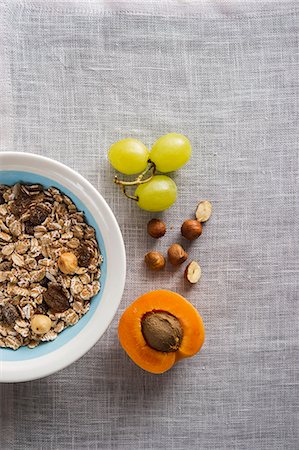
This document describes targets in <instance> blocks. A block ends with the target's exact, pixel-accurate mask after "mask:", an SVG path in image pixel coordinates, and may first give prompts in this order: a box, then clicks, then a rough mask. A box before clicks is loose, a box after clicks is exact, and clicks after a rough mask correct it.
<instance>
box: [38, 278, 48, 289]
mask: <svg viewBox="0 0 299 450" xmlns="http://www.w3.org/2000/svg"><path fill="white" fill-rule="evenodd" d="M49 281H50V280H49V279H48V278H47V277H44V278H43V279H42V281H40V283H39V284H40V285H41V286H42V287H48V284H49Z"/></svg>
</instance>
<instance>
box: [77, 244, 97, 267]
mask: <svg viewBox="0 0 299 450" xmlns="http://www.w3.org/2000/svg"><path fill="white" fill-rule="evenodd" d="M76 255H77V258H78V265H79V266H80V267H88V266H89V264H90V262H91V260H92V257H93V252H92V250H91V249H90V248H89V247H86V246H85V245H84V244H81V245H80V247H78V248H77V249H76Z"/></svg>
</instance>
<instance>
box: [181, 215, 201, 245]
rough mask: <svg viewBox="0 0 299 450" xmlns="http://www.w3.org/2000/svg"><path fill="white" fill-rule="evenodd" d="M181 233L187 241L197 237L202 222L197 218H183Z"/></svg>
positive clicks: (199, 233)
mask: <svg viewBox="0 0 299 450" xmlns="http://www.w3.org/2000/svg"><path fill="white" fill-rule="evenodd" d="M181 233H182V235H183V236H184V237H185V238H186V239H188V240H189V241H193V240H194V239H197V238H198V237H199V236H200V235H201V233H202V224H201V223H200V222H199V221H198V220H191V219H190V220H185V222H184V223H183V225H182V227H181Z"/></svg>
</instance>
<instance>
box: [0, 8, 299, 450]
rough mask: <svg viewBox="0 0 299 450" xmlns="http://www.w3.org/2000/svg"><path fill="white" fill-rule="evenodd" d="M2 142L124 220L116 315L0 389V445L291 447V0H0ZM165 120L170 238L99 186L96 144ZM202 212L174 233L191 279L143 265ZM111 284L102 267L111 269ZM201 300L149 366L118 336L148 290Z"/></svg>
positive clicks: (150, 137) (294, 293) (294, 21)
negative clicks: (160, 366)
mask: <svg viewBox="0 0 299 450" xmlns="http://www.w3.org/2000/svg"><path fill="white" fill-rule="evenodd" d="M0 11H1V16H0V39H1V41H0V89H1V90H0V145H1V147H0V149H1V151H7V150H16V151H20V152H24V151H26V152H34V153H38V154H42V155H46V156H49V157H51V158H54V159H56V160H59V161H62V162H63V163H65V164H67V165H68V166H70V167H72V168H74V169H76V170H78V171H79V172H80V173H81V174H82V175H84V176H85V177H86V178H87V179H88V180H89V181H90V182H91V183H92V184H93V185H94V186H96V187H97V188H98V189H99V191H100V192H101V193H102V194H103V196H104V197H105V199H106V200H107V202H108V204H109V205H110V207H111V208H112V210H113V212H114V214H115V216H116V218H117V220H118V222H119V225H120V227H121V230H122V233H123V236H124V241H125V245H126V250H127V259H128V275H127V282H126V288H125V292H124V296H123V299H122V302H121V306H120V309H119V311H118V314H117V315H116V317H115V319H114V321H113V323H112V324H111V326H110V327H109V329H108V331H107V332H106V333H105V335H104V337H103V338H102V339H101V340H100V341H99V342H98V343H97V344H96V345H95V347H94V348H93V349H92V350H90V351H89V353H88V354H87V355H85V356H84V357H83V358H82V359H81V360H79V361H78V362H76V363H75V364H73V365H72V366H70V367H68V368H67V369H65V370H63V371H61V372H59V373H57V374H55V375H52V376H50V377H48V378H46V379H42V380H39V381H34V382H28V383H21V384H14V385H9V384H6V385H1V387H0V396H1V434H0V448H1V449H2V450H10V449H13V450H26V449H28V450H29V449H30V450H31V449H42V450H48V449H51V450H54V449H55V450H56V449H61V450H67V449H80V450H81V449H82V450H83V449H133V450H134V449H181V450H185V449H204V450H207V449H238V450H239V449H240V450H241V449H262V450H276V449H297V448H298V431H297V430H298V352H297V350H298V245H297V244H298V231H299V230H298V196H297V194H298V190H297V188H298V185H297V184H296V183H298V172H297V170H298V15H299V14H298V13H299V7H298V4H297V2H295V1H293V2H292V1H278V2H267V1H261V2H259V1H256V2H234V1H232V0H231V1H226V2H220V1H214V2H196V1H168V2H167V1H164V2H163V1H161V2H154V1H149V2H145V1H144V2H130V3H127V2H115V1H110V2H109V1H106V2H92V1H88V2H87V1H86V2H77V1H68V2H67V1H65V2H59V1H50V2H43V1H41V0H40V1H35V2H30V1H21V0H20V1H17V0H13V1H7V2H6V1H3V0H1V1H0ZM170 131H178V132H182V133H185V134H186V135H187V136H188V137H189V138H190V140H191V141H192V144H193V150H194V151H193V156H192V160H191V161H190V162H189V163H188V165H187V166H186V167H185V168H183V169H181V170H180V171H178V172H177V173H176V174H174V175H173V177H174V179H175V181H176V182H177V185H178V190H179V196H178V200H177V203H176V204H175V206H173V207H172V208H171V209H170V210H169V211H167V212H165V213H163V214H159V215H158V216H161V217H163V218H164V219H165V221H166V223H167V226H168V232H167V234H166V236H165V238H163V239H162V240H160V241H159V242H153V240H152V239H151V238H149V237H148V236H147V235H146V223H147V221H148V220H149V219H150V218H152V217H153V216H156V214H155V215H153V214H150V213H146V212H143V211H141V210H139V209H138V207H137V206H136V204H134V203H133V202H132V203H131V202H129V200H126V199H125V198H124V197H122V195H121V193H120V192H119V191H118V190H117V188H116V187H115V186H114V185H113V184H112V178H113V174H114V171H113V170H112V168H111V167H110V166H109V164H108V162H107V156H106V152H107V149H108V148H109V146H110V145H111V144H112V143H113V142H114V141H116V140H118V139H120V138H124V137H127V136H133V137H136V138H140V139H142V140H143V141H144V142H145V143H146V144H147V145H149V146H150V145H151V144H152V143H153V141H154V140H155V139H156V138H157V137H159V136H160V135H162V134H165V133H167V132H170ZM204 198H207V199H210V200H211V201H212V203H213V205H214V214H213V217H212V219H211V220H210V221H209V222H208V224H207V225H206V226H205V228H204V232H203V235H202V236H201V237H200V239H198V240H197V241H196V242H194V243H193V244H192V245H188V244H187V245H186V247H187V249H188V250H189V251H190V256H191V258H194V259H196V260H199V262H200V264H201V266H202V270H203V276H202V280H201V282H200V283H199V284H198V285H196V286H194V287H192V288H188V287H187V286H186V284H185V283H184V281H183V278H182V269H178V270H171V269H169V268H167V269H166V270H165V271H164V272H161V273H155V274H151V273H148V272H147V271H146V270H145V268H144V266H143V256H144V254H145V252H146V251H147V250H149V249H152V248H157V249H160V250H161V251H163V252H164V253H165V252H166V249H167V247H168V245H170V244H171V243H173V242H175V241H178V242H182V241H181V238H180V236H179V228H180V225H181V223H182V221H183V220H184V219H186V218H190V217H192V216H193V214H194V210H195V207H196V204H197V202H198V200H200V199H204ZM115 279H116V282H117V273H116V274H115ZM157 288H167V289H172V290H174V291H177V292H180V293H182V294H183V295H185V296H186V297H187V298H188V299H189V300H190V301H191V302H193V304H194V305H195V306H196V307H197V308H198V309H199V311H200V312H201V314H202V316H203V318H204V322H205V325H206V335H207V337H206V342H205V345H204V347H203V349H202V351H201V353H200V354H199V355H197V356H196V357H195V358H193V359H190V360H185V361H182V362H180V363H179V364H178V365H177V366H176V367H175V368H174V369H172V370H171V371H169V372H168V373H165V374H163V375H161V376H156V375H152V374H148V373H145V372H143V371H142V370H141V369H139V368H138V367H137V366H135V365H134V363H133V362H131V361H130V360H129V359H128V357H127V356H126V355H125V353H124V352H123V351H122V349H121V348H120V346H119V343H118V339H117V323H118V319H119V317H120V314H121V312H122V311H123V310H124V308H125V307H126V306H127V305H129V303H130V302H131V301H133V300H134V299H135V298H136V297H137V296H139V295H140V294H141V293H143V292H145V291H147V290H153V289H157Z"/></svg>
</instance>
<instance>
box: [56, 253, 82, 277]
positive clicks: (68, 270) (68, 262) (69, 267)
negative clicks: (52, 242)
mask: <svg viewBox="0 0 299 450" xmlns="http://www.w3.org/2000/svg"><path fill="white" fill-rule="evenodd" d="M58 267H59V269H60V270H61V272H63V273H65V274H66V275H70V274H73V273H75V272H76V269H77V267H78V259H77V256H76V255H74V253H71V252H66V253H62V254H61V255H60V257H59V258H58Z"/></svg>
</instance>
